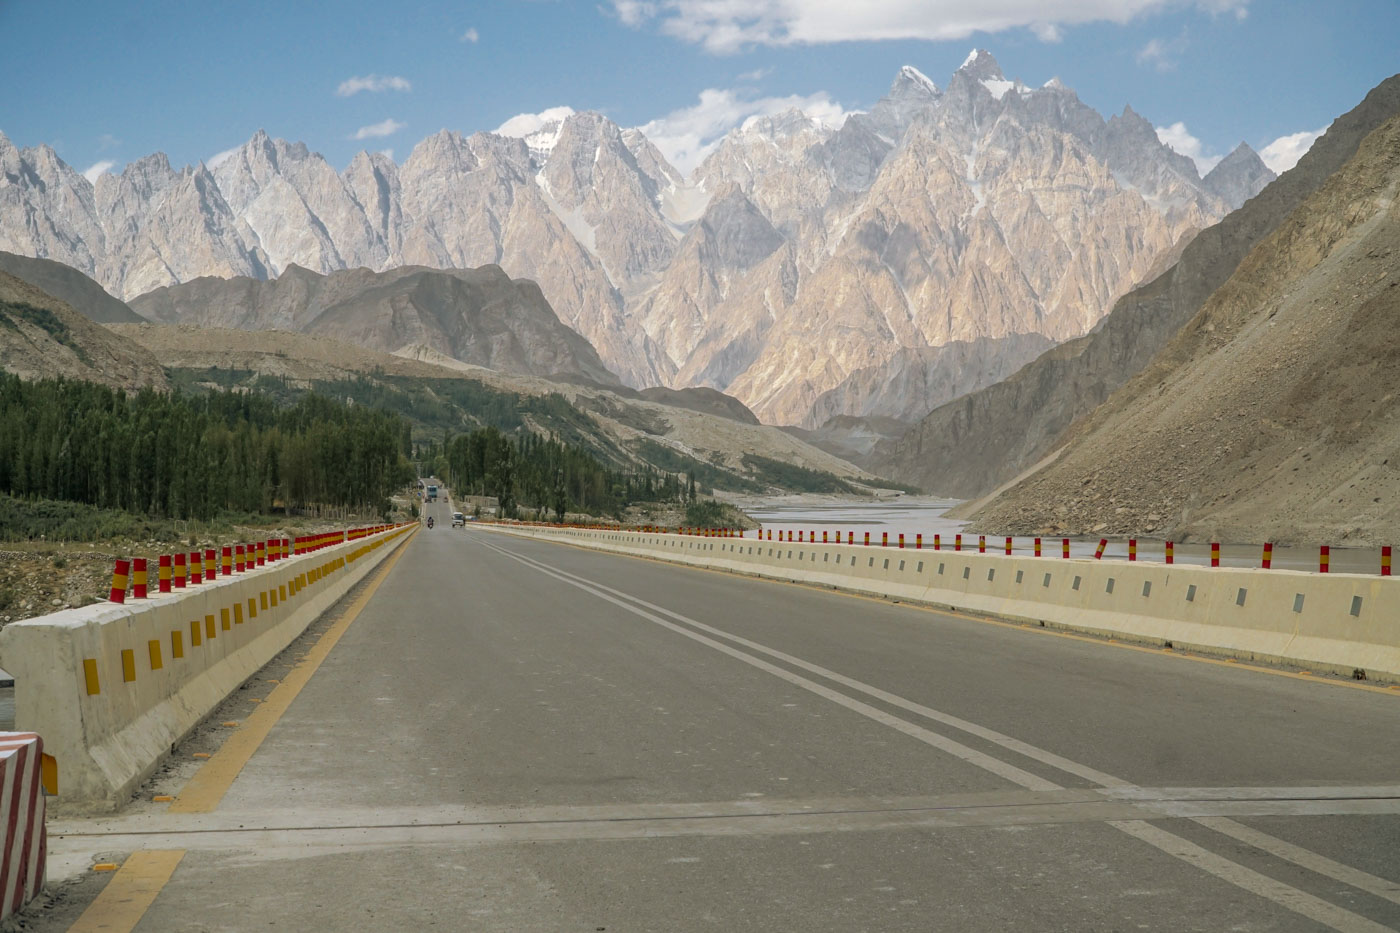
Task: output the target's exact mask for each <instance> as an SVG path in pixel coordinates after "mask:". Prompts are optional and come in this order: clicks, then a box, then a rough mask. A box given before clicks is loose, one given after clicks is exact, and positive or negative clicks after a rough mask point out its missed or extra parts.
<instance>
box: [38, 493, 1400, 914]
mask: <svg viewBox="0 0 1400 933" xmlns="http://www.w3.org/2000/svg"><path fill="white" fill-rule="evenodd" d="M429 508H430V514H433V515H434V516H435V518H436V519H437V527H436V528H434V529H433V530H432V531H422V532H420V533H419V534H418V535H417V536H416V538H415V539H414V540H413V541H412V542H411V543H410V544H409V545H408V547H407V550H406V551H405V553H404V555H403V557H402V558H401V559H400V560H399V562H398V563H397V564H396V566H395V567H394V569H393V570H392V571H391V572H390V573H389V574H388V575H387V577H385V578H384V581H383V583H382V585H381V586H380V588H379V589H378V590H377V591H376V592H375V594H374V595H373V597H372V599H370V601H369V602H368V604H367V605H366V606H365V608H364V610H363V612H361V613H360V615H359V616H358V617H357V618H356V619H355V621H354V622H353V623H352V624H350V626H349V627H348V628H346V629H345V630H344V634H343V635H342V636H341V637H340V640H339V642H338V643H337V644H336V645H335V647H334V648H333V649H332V650H331V651H330V653H329V655H328V656H326V658H325V660H324V662H323V663H322V664H321V666H320V668H319V669H318V670H317V671H316V673H315V674H314V675H313V676H312V677H311V679H310V680H309V681H308V682H307V683H306V685H305V687H304V689H302V691H301V693H300V694H299V695H298V696H297V697H296V699H295V700H294V701H293V702H292V704H291V706H290V707H289V708H288V709H287V711H286V713H285V715H283V716H282V718H281V719H280V720H279V721H278V723H277V725H276V726H275V727H274V728H273V729H272V731H271V733H270V734H269V735H268V737H267V739H266V740H265V741H264V742H263V744H262V745H261V747H260V748H259V749H258V751H257V752H256V753H255V754H254V755H253V757H252V758H251V760H250V761H249V763H248V764H247V766H246V767H245V768H244V769H243V771H242V773H241V774H240V775H239V776H238V778H237V779H236V780H235V781H234V782H233V784H232V786H231V787H230V788H229V790H228V792H227V794H226V795H225V796H224V797H223V799H222V801H221V802H220V803H219V804H218V806H217V808H216V809H215V810H214V811H213V812H212V813H208V814H201V815H189V814H176V813H169V812H166V810H165V805H157V804H151V803H149V802H148V801H138V802H136V803H134V804H133V805H132V806H131V807H129V808H128V809H127V811H125V812H124V813H123V814H120V815H119V816H118V817H116V818H113V819H107V820H101V821H82V820H73V821H67V822H64V823H62V824H60V825H56V826H55V827H54V828H53V829H52V830H51V832H52V833H54V839H53V848H54V852H55V854H56V856H57V859H56V864H79V863H84V864H85V863H86V861H90V860H91V859H92V858H94V857H95V856H96V855H97V854H99V853H101V854H104V855H107V856H111V857H113V858H114V859H115V860H117V861H121V860H123V859H124V858H125V857H126V856H127V854H128V853H130V852H132V851H134V850H138V849H144V850H160V851H168V852H177V851H183V852H184V854H183V856H180V857H179V862H178V864H177V865H176V867H175V869H174V872H173V874H172V875H171V876H170V878H169V880H168V882H166V883H165V884H164V885H163V886H158V892H157V893H155V895H154V899H153V902H152V903H151V904H150V906H149V909H148V910H146V912H145V914H144V916H143V917H142V919H141V920H140V922H139V923H138V924H137V925H136V927H135V928H136V929H138V930H142V931H162V930H207V931H215V930H218V931H223V930H251V929H288V930H337V931H339V930H345V931H357V930H417V929H443V930H473V931H521V930H551V931H552V930H561V931H573V930H578V931H601V930H607V931H640V930H657V931H663V930H664V931H673V930H681V931H685V930H711V929H713V930H726V931H729V930H763V931H786V930H794V931H795V930H803V931H806V930H841V931H858V930H870V931H881V930H920V931H924V930H998V931H1000V930H1011V929H1016V930H1074V931H1089V930H1135V929H1137V930H1172V931H1178V930H1203V931H1217V930H1248V931H1266V930H1318V929H1336V930H1345V931H1353V930H1355V931H1366V930H1381V929H1387V928H1396V927H1400V767H1398V766H1400V739H1397V731H1396V725H1397V721H1398V720H1397V716H1398V714H1400V692H1397V691H1389V692H1387V691H1384V690H1377V689H1375V688H1367V687H1364V686H1360V687H1358V686H1351V685H1345V684H1339V683H1335V682H1327V681H1323V680H1320V679H1311V678H1298V677H1291V676H1285V675H1284V674H1282V673H1277V672H1264V671H1257V670H1252V669H1246V668H1242V667H1241V666H1239V665H1232V664H1225V663H1212V662H1208V661H1202V660H1194V659H1186V658H1182V657H1180V656H1177V655H1173V654H1170V653H1164V652H1160V651H1149V650H1143V649H1138V648H1132V647H1127V646H1122V645H1115V644H1108V643H1105V642H1099V641H1093V640H1088V639H1079V638H1074V637H1067V636H1063V635H1056V634H1051V633H1047V632H1042V631H1039V630H1030V629H1024V628H1020V627H1014V626H1006V625H999V624H995V623H991V622H987V621H982V620H976V619H972V618H967V617H960V616H954V615H949V614H946V613H938V612H932V611H927V610H923V609H919V608H914V607H909V606H902V605H896V604H891V603H888V602H881V601H876V600H870V599H863V598H858V597H853V596H847V595H841V594H835V593H831V592H827V591H821V590H817V589H813V588H807V587H799V586H792V585H786V584H782V583H775V582H764V581H758V580H750V579H746V578H741V577H735V576H731V575H726V574H720V573H711V572H706V571H700V570H695V569H689V568H681V567H675V566H669V565H665V564H661V563H657V562H651V561H644V560H637V559H631V558H625V557H617V556H612V555H606V554H600V553H595V552H591V551H586V550H583V549H579V548H574V547H570V546H566V545H560V544H552V543H544V542H538V541H532V540H526V539H520V538H515V537H511V536H507V535H504V534H501V533H498V532H494V531H491V530H488V529H484V528H476V527H472V526H470V525H469V526H468V528H467V529H466V530H462V529H452V528H450V527H449V522H448V521H447V520H446V519H448V518H449V510H448V508H447V505H446V504H445V503H442V504H439V505H437V506H432V507H429ZM294 650H298V651H303V650H304V648H297V649H294ZM204 740H205V741H207V740H208V739H207V736H206V738H205V739H204ZM176 757H177V759H179V758H181V753H180V752H177V755H176ZM178 777H179V772H178V771H177V773H176V774H175V778H178ZM175 778H171V777H169V776H167V778H166V780H167V781H168V780H173V779H175ZM79 877H80V878H81V881H80V883H78V884H76V885H73V886H70V887H68V888H66V889H64V892H63V894H62V896H61V897H59V898H58V899H57V900H56V901H55V902H53V903H52V904H51V905H50V908H49V909H47V910H44V911H42V912H40V913H36V914H35V915H34V916H33V917H32V919H31V923H32V925H31V927H30V928H31V929H35V930H43V931H47V930H63V929H68V928H69V925H70V924H71V923H72V922H73V920H74V919H75V918H76V917H77V915H78V914H80V913H81V912H82V910H83V909H84V908H86V907H87V906H88V905H89V904H90V903H92V901H93V899H94V898H96V897H98V896H99V894H100V893H101V892H102V889H103V886H104V885H105V884H107V883H108V881H107V879H108V878H112V877H113V876H111V875H103V876H98V875H95V874H92V873H90V872H83V873H80V875H79ZM112 883H113V884H115V882H112Z"/></svg>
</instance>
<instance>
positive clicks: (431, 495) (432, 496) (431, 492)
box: [428, 486, 437, 502]
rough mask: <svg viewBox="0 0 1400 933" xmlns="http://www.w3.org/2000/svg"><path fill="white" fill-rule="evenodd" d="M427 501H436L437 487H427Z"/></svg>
mask: <svg viewBox="0 0 1400 933" xmlns="http://www.w3.org/2000/svg"><path fill="white" fill-rule="evenodd" d="M428 501H429V502H436V501H437V487H436V486H429V487H428Z"/></svg>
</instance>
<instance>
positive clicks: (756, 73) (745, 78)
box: [734, 68, 773, 83]
mask: <svg viewBox="0 0 1400 933" xmlns="http://www.w3.org/2000/svg"><path fill="white" fill-rule="evenodd" d="M772 73H773V69H772V68H755V69H754V70H753V71H746V72H744V73H743V74H741V75H738V76H737V77H735V79H734V80H736V81H739V82H741V83H749V82H752V81H762V80H763V79H764V78H766V77H768V76H769V75H771V74H772Z"/></svg>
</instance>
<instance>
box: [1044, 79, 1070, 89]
mask: <svg viewBox="0 0 1400 933" xmlns="http://www.w3.org/2000/svg"><path fill="white" fill-rule="evenodd" d="M1041 87H1044V88H1049V89H1050V90H1052V91H1062V90H1064V88H1065V83H1064V82H1063V81H1061V80H1060V79H1059V77H1058V76H1056V77H1054V78H1051V79H1050V80H1049V81H1046V82H1045V83H1044V84H1042V85H1041Z"/></svg>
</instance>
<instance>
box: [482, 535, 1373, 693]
mask: <svg viewBox="0 0 1400 933" xmlns="http://www.w3.org/2000/svg"><path fill="white" fill-rule="evenodd" d="M474 530H475V529H474ZM492 533H495V534H507V535H510V536H511V537H513V538H516V539H517V540H526V541H540V542H542V543H545V544H553V545H555V546H562V547H568V548H573V549H574V550H577V551H586V552H588V553H591V554H608V555H610V556H612V557H621V558H626V559H628V560H639V561H644V562H646V563H651V564H662V565H665V566H667V567H673V568H679V569H682V570H692V571H695V572H696V573H708V574H717V575H719V576H726V577H742V578H743V579H745V580H748V581H752V582H758V583H771V584H775V585H778V586H792V587H797V588H799V589H803V590H809V591H815V592H818V593H827V594H835V595H838V596H842V597H845V598H846V599H859V600H864V601H866V602H872V603H879V604H881V605H884V606H892V605H894V606H904V607H906V608H909V609H915V610H918V611H919V612H928V613H932V614H933V615H938V616H947V617H948V618H951V619H961V620H963V621H964V622H977V623H979V624H982V625H995V626H997V627H999V628H1008V629H1014V630H1016V631H1021V632H1031V633H1034V634H1037V635H1050V636H1053V637H1055V638H1068V639H1070V640H1071V641H1080V642H1084V643H1086V644H1092V645H1100V646H1102V647H1105V648H1120V649H1123V650H1125V651H1138V652H1143V653H1146V654H1153V655H1157V656H1159V657H1170V658H1176V659H1177V660H1180V661H1192V662H1195V663H1198V664H1211V665H1214V666H1217V667H1225V666H1227V665H1228V666H1229V667H1231V668H1233V669H1234V670H1240V671H1249V672H1251V673H1255V674H1268V675H1270V676H1272V677H1286V678H1288V679H1289V680H1301V681H1304V682H1305V683H1313V684H1325V685H1327V686H1331V687H1345V688H1346V689H1348V690H1365V691H1368V692H1371V693H1382V694H1386V695H1387V696H1395V695H1396V694H1395V692H1394V691H1397V690H1400V684H1392V685H1389V686H1384V687H1382V686H1377V685H1376V684H1367V683H1360V682H1358V681H1355V680H1343V679H1341V678H1340V676H1324V675H1321V674H1298V673H1294V672H1293V671H1285V670H1280V669H1279V668H1275V667H1263V666H1261V665H1258V664H1246V663H1243V662H1241V661H1240V660H1239V659H1238V658H1219V657H1209V656H1207V655H1204V654H1196V653H1192V651H1193V650H1194V649H1185V648H1176V649H1173V648H1163V647H1162V646H1161V645H1146V644H1133V643H1132V642H1125V641H1118V640H1116V639H1115V638H1113V637H1109V636H1106V635H1090V634H1087V633H1085V632H1079V631H1073V630H1068V629H1060V628H1055V627H1052V626H1043V625H1035V624H1034V623H1031V622H1012V621H1010V620H1008V619H998V618H995V617H993V616H984V615H977V614H975V613H972V612H968V611H966V610H962V609H954V608H952V607H951V606H941V605H936V604H932V603H925V602H919V601H917V600H909V599H904V598H901V599H898V600H894V599H892V598H891V597H888V596H877V595H875V594H873V593H866V592H862V591H860V590H854V589H849V588H847V587H843V586H836V585H833V584H830V583H805V582H803V581H801V580H787V579H783V578H781V577H769V576H764V575H762V574H757V573H746V572H744V571H742V570H728V569H720V568H717V567H704V566H701V565H699V564H689V563H684V562H681V561H676V560H668V559H667V558H666V557H665V556H664V555H663V556H658V557H651V556H646V555H642V554H627V553H624V552H622V551H606V550H603V549H601V548H596V547H589V546H588V545H586V544H575V543H574V542H572V541H553V540H548V539H543V538H535V537H526V536H524V535H513V534H511V533H510V532H508V531H494V532H492ZM923 553H948V552H931V551H925V552H923Z"/></svg>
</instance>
